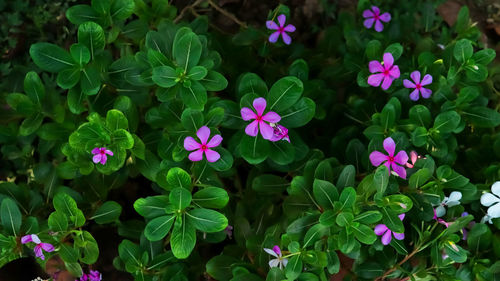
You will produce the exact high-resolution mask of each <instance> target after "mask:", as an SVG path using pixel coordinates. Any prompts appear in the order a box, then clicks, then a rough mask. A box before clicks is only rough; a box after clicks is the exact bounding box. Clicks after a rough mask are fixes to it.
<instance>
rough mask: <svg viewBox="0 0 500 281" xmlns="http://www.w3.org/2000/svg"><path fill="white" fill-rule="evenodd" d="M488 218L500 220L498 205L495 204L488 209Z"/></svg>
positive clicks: (499, 205) (499, 206) (499, 207)
mask: <svg viewBox="0 0 500 281" xmlns="http://www.w3.org/2000/svg"><path fill="white" fill-rule="evenodd" d="M488 216H490V217H492V218H500V204H498V203H497V204H495V205H493V206H491V207H489V208H488Z"/></svg>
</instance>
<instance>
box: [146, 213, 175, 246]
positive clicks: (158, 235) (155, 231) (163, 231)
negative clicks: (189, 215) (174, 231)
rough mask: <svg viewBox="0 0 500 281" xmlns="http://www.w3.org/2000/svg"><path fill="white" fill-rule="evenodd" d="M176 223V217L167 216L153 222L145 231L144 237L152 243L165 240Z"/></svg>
mask: <svg viewBox="0 0 500 281" xmlns="http://www.w3.org/2000/svg"><path fill="white" fill-rule="evenodd" d="M174 221H175V216H174V215H165V216H161V217H157V218H155V219H153V220H151V221H150V222H149V223H148V224H147V225H146V228H145V229H144V235H145V236H146V238H148V240H150V241H158V240H161V239H163V237H165V236H166V235H167V233H168V232H169V231H170V228H171V227H172V224H173V223H174Z"/></svg>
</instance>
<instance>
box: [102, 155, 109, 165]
mask: <svg viewBox="0 0 500 281" xmlns="http://www.w3.org/2000/svg"><path fill="white" fill-rule="evenodd" d="M106 161H108V156H106V154H102V157H101V164H102V165H104V164H106Z"/></svg>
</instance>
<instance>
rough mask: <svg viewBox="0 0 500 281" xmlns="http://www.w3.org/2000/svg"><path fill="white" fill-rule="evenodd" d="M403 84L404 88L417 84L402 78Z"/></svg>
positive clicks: (414, 86) (413, 86)
mask: <svg viewBox="0 0 500 281" xmlns="http://www.w3.org/2000/svg"><path fill="white" fill-rule="evenodd" d="M403 86H405V88H416V87H417V85H415V84H413V82H411V81H410V80H408V79H405V80H403Z"/></svg>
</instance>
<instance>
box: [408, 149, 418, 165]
mask: <svg viewBox="0 0 500 281" xmlns="http://www.w3.org/2000/svg"><path fill="white" fill-rule="evenodd" d="M417 159H418V154H417V152H416V151H415V150H412V151H411V152H410V160H411V163H412V164H415V162H417Z"/></svg>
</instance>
